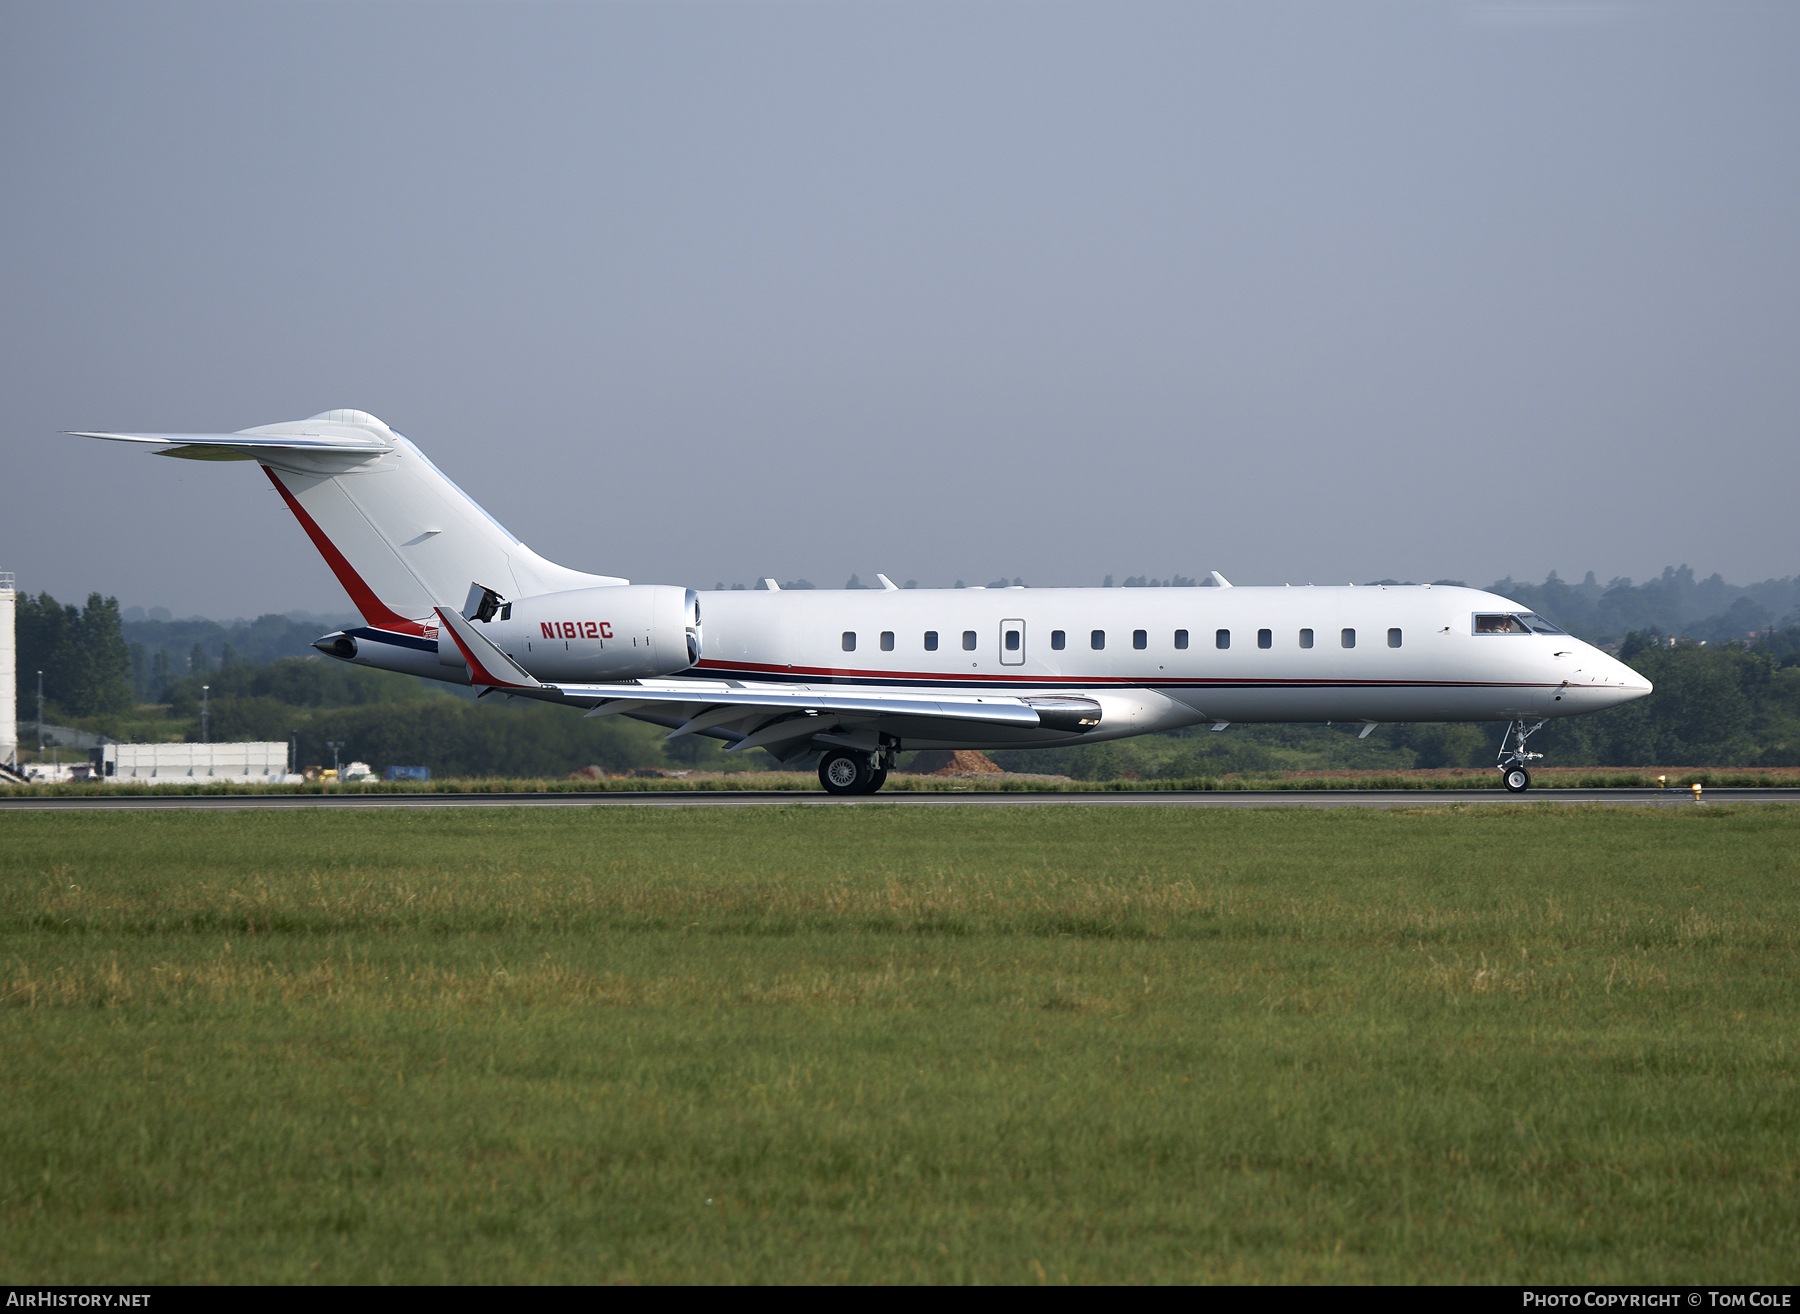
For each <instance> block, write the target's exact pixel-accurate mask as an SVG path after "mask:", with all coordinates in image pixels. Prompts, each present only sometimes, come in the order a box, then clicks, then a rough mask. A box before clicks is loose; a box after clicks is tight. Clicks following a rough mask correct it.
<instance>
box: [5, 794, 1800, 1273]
mask: <svg viewBox="0 0 1800 1314" xmlns="http://www.w3.org/2000/svg"><path fill="white" fill-rule="evenodd" d="M1797 876H1800V808H1794V807H1791V806H1784V805H1770V806H1760V807H1697V808H1695V807H1691V808H1686V809H1680V810H1652V809H1642V810H1637V809H1626V808H1612V807H1605V808H1581V807H1571V806H1562V805H1550V804H1543V805H1536V806H1531V805H1524V806H1509V807H1493V808H1474V809H1461V808H1459V807H1457V806H1456V805H1452V806H1451V807H1448V808H1446V807H1435V808H1429V809H1420V810H1417V811H1411V812H1385V813H1384V812H1374V811H1363V810H1361V809H1347V810H1334V811H1328V812H1308V811H1263V810H1257V811H1247V812H1238V811H1212V810H1206V811H1187V810H1161V809H1126V810H1118V809H1108V810H1099V809H1088V808H1082V807H1070V808H1067V809H1062V808H1058V809H1053V810H1039V809H1031V810H1024V811H1016V810H1010V809H998V810H996V809H960V808H958V809H942V810H936V809H934V810H907V809H898V808H895V809H886V808H882V807H880V806H878V805H876V806H865V807H861V808H856V809H819V808H804V807H793V808H758V809H753V810H747V811H737V810H731V811H693V812H688V811H668V810H661V809H657V810H638V809H629V810H610V809H608V810H593V811H588V810H581V811H541V810H517V811H491V810H482V811H480V812H460V811H459V812H451V813H443V812H436V813H358V814H341V813H332V812H319V813H304V814H293V813H279V814H269V813H237V814H187V813H184V814H98V815H96V814H86V815H68V814H54V813H7V814H3V815H0V938H3V940H4V944H3V949H4V956H5V960H6V968H5V971H4V975H3V976H0V982H3V990H0V999H3V1006H0V1029H3V1030H0V1035H3V1036H4V1042H3V1043H4V1047H5V1048H4V1052H5V1054H6V1058H7V1062H6V1066H5V1092H4V1099H3V1100H0V1145H4V1147H5V1150H4V1155H3V1156H0V1174H3V1175H0V1269H3V1271H4V1272H5V1273H6V1274H7V1275H8V1280H10V1281H15V1282H26V1283H38V1282H71V1283H80V1282H131V1283H158V1282H162V1283H192V1282H203V1281H225V1282H293V1281H329V1282H343V1281H351V1282H361V1281H399V1282H430V1281H456V1282H470V1281H493V1282H530V1281H565V1282H567V1281H682V1280H687V1281H790V1282H809V1281H820V1282H830V1281H914V1280H923V1281H970V1280H978V1281H987V1282H1033V1281H1038V1280H1046V1281H1051V1282H1061V1281H1065V1280H1068V1281H1209V1280H1223V1281H1325V1282H1345V1281H1371V1280H1372V1281H1382V1282H1395V1281H1427V1282H1450V1281H1472V1282H1524V1281H1531V1282H1539V1283H1547V1282H1642V1283H1677V1282H1681V1283H1687V1282H1694V1283H1698V1282H1720V1283H1725V1282H1744V1283H1760V1284H1764V1285H1768V1284H1777V1283H1791V1282H1793V1281H1794V1280H1795V1277H1796V1270H1797V1269H1800V1260H1796V1258H1795V1257H1796V1255H1800V1192H1797V1190H1796V1186H1797V1181H1796V1178H1797V1170H1796V1164H1797V1157H1796V1151H1795V1143H1796V1133H1797V1132H1800V1100H1797V1099H1796V1095H1797V1093H1800V1092H1797V1091H1796V1083H1795V1067H1796V1052H1797V1049H1800V1041H1797V1040H1796V1032H1795V1029H1794V1022H1793V1019H1794V1017H1795V1014H1796V1003H1797V1002H1800V1000H1797V993H1800V992H1797V991H1796V981H1795V976H1796V973H1795V964H1796V959H1795V947H1796V945H1795V941H1796V935H1797V932H1796V927H1797V926H1800V917H1797V914H1800V906H1797V905H1800V882H1797V880H1796V877H1797Z"/></svg>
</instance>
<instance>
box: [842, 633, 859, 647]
mask: <svg viewBox="0 0 1800 1314" xmlns="http://www.w3.org/2000/svg"><path fill="white" fill-rule="evenodd" d="M844 651H845V652H855V651H856V631H855V630H845V631H844Z"/></svg>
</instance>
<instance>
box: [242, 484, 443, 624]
mask: <svg viewBox="0 0 1800 1314" xmlns="http://www.w3.org/2000/svg"><path fill="white" fill-rule="evenodd" d="M263 473H264V474H266V475H268V476H269V482H270V483H272V484H274V485H275V491H276V492H278V493H280V494H281V498H282V500H283V501H284V502H286V503H287V504H288V510H290V511H292V512H293V513H294V519H296V520H298V521H299V522H300V528H302V529H304V530H305V531H306V536H307V537H308V538H310V539H311V540H312V541H313V546H314V547H316V548H318V549H319V555H320V556H322V557H324V558H325V564H326V565H328V566H330V567H331V573H332V574H334V575H336V576H337V580H338V583H339V584H342V585H343V586H344V592H346V593H348V594H349V595H350V601H352V602H353V603H355V604H356V609H357V610H358V611H360V612H361V613H362V617H363V619H364V620H366V621H367V622H368V623H369V624H371V625H378V626H380V627H381V628H382V629H384V630H394V631H396V632H397V633H400V634H423V633H424V632H425V627H424V626H423V625H421V624H419V622H418V621H415V620H408V619H407V618H406V617H404V616H401V615H399V614H397V613H396V612H395V611H394V610H393V609H392V608H391V607H389V606H388V605H387V604H386V603H385V602H383V601H382V600H381V599H380V598H378V597H376V596H375V590H374V589H372V588H370V587H369V586H368V584H366V583H365V582H364V581H363V577H362V576H361V575H358V574H357V573H356V568H355V567H354V566H352V565H351V564H350V563H349V562H348V561H347V560H345V558H344V554H343V553H342V552H339V551H338V550H337V544H335V543H333V542H332V541H331V540H330V539H329V538H327V537H325V531H324V530H322V529H320V528H319V522H318V521H316V520H314V519H313V518H312V517H311V516H309V515H308V514H307V513H306V508H305V507H303V506H301V505H300V503H299V502H298V501H297V500H295V498H294V495H293V494H292V493H290V492H288V490H287V485H286V484H284V483H282V482H281V480H280V479H278V478H276V476H275V472H274V471H273V470H271V469H270V468H269V467H268V466H266V465H265V466H264V467H263Z"/></svg>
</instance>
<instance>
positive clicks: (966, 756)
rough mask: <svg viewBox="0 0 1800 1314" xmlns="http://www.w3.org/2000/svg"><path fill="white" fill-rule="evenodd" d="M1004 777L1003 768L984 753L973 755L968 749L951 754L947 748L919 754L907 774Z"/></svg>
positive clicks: (929, 750)
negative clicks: (989, 775)
mask: <svg viewBox="0 0 1800 1314" xmlns="http://www.w3.org/2000/svg"><path fill="white" fill-rule="evenodd" d="M989 772H992V773H994V774H996V775H1005V774H1006V771H1005V769H1004V768H1002V767H999V766H996V765H995V764H994V762H993V761H992V760H991V759H990V758H989V757H988V755H987V754H986V753H975V752H971V751H969V750H968V749H966V748H965V749H959V750H958V751H956V752H954V753H953V752H951V751H950V750H949V749H947V748H933V749H928V750H926V751H925V752H923V753H920V754H919V755H918V756H917V757H916V758H914V759H913V764H912V766H911V767H910V768H909V769H908V772H907V774H909V775H914V776H966V775H974V774H983V775H985V774H987V773H989Z"/></svg>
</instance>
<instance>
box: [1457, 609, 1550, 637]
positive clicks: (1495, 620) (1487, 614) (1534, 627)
mask: <svg viewBox="0 0 1800 1314" xmlns="http://www.w3.org/2000/svg"><path fill="white" fill-rule="evenodd" d="M1475 633H1477V634H1561V633H1562V631H1561V630H1559V629H1557V628H1556V626H1554V625H1552V624H1551V623H1550V622H1549V621H1547V620H1545V619H1544V618H1543V617H1542V616H1540V615H1538V614H1537V613H1536V612H1534V611H1517V612H1512V611H1484V612H1476V613H1475Z"/></svg>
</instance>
